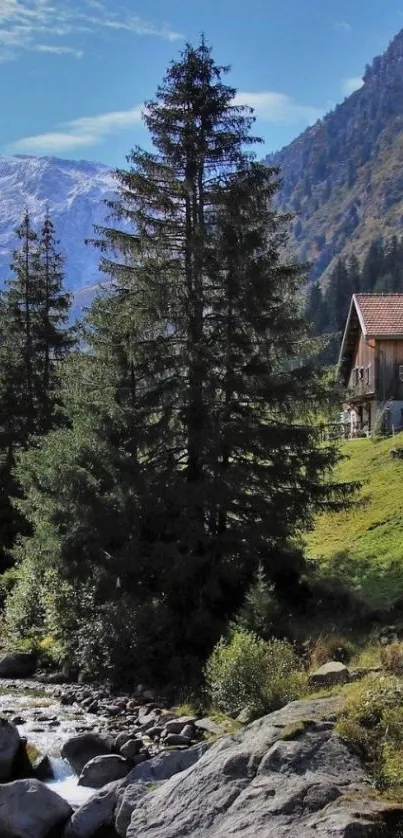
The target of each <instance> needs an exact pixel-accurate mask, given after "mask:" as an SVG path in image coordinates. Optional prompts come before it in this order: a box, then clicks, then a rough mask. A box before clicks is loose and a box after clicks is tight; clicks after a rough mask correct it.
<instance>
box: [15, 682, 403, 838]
mask: <svg viewBox="0 0 403 838" xmlns="http://www.w3.org/2000/svg"><path fill="white" fill-rule="evenodd" d="M344 669H345V668H344ZM335 671H336V670H335ZM338 671H339V675H338V677H341V675H340V672H341V670H338ZM346 677H348V673H347V675H346V673H345V672H343V678H344V679H345V678H346ZM342 701H343V700H342V698H341V697H340V696H335V697H331V698H323V699H306V700H303V701H295V702H292V703H291V704H289V705H287V706H286V707H284V708H282V709H281V710H278V711H276V712H274V713H271V714H269V715H267V716H265V717H263V718H261V719H259V720H257V721H255V722H252V723H251V724H247V725H245V726H243V727H242V728H241V729H240V730H238V731H237V732H235V733H232V734H230V735H228V734H225V733H224V732H223V729H222V728H220V725H217V724H216V722H215V721H214V720H212V719H207V718H198V717H196V716H186V717H185V716H183V717H178V715H177V714H175V713H174V712H172V711H170V710H169V709H167V708H166V707H164V706H163V702H162V701H160V700H159V699H158V697H157V696H156V695H155V694H154V693H153V692H152V691H149V690H148V689H146V688H143V687H141V686H139V688H138V689H137V691H136V693H135V694H134V695H120V696H116V695H113V694H111V693H110V692H109V691H108V690H107V689H106V688H103V687H99V688H93V687H87V686H85V685H77V684H44V683H41V682H38V681H35V680H14V679H1V680H0V714H1V716H0V838H230V836H239V838H252V836H253V838H381V837H382V838H391V837H392V836H394V838H397V836H402V835H403V831H402V826H403V807H402V806H400V805H399V804H398V803H396V802H388V801H386V800H384V799H382V798H381V797H380V796H379V795H378V794H377V793H376V792H375V790H374V789H373V788H372V787H371V784H370V782H369V780H368V778H367V777H366V774H365V771H364V768H363V766H362V764H361V762H360V758H359V755H358V754H356V753H352V752H351V751H350V750H349V749H348V748H347V746H346V744H345V743H344V742H343V741H342V740H341V739H340V738H339V737H338V736H337V733H336V731H335V720H336V718H337V715H338V713H339V712H340V710H341V707H342Z"/></svg>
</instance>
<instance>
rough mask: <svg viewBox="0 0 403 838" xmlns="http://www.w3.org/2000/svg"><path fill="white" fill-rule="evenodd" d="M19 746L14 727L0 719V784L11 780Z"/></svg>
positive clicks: (19, 741) (18, 738) (5, 720)
mask: <svg viewBox="0 0 403 838" xmlns="http://www.w3.org/2000/svg"><path fill="white" fill-rule="evenodd" d="M20 746H21V739H20V735H19V733H18V730H17V728H16V727H15V725H13V724H11V722H9V721H7V719H4V718H2V717H0V782H2V783H4V782H7V780H10V779H11V777H12V773H13V766H14V764H15V762H16V759H17V754H18V752H19V750H20Z"/></svg>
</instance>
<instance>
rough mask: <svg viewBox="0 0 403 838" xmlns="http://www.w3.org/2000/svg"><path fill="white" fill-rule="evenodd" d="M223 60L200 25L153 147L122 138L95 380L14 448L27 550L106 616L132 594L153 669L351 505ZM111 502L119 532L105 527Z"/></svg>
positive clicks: (177, 66)
mask: <svg viewBox="0 0 403 838" xmlns="http://www.w3.org/2000/svg"><path fill="white" fill-rule="evenodd" d="M226 72H227V70H226V68H222V67H218V66H217V65H216V64H215V62H214V60H213V58H212V55H211V50H210V49H209V48H208V47H207V46H206V44H205V43H204V41H202V42H201V44H200V45H199V46H198V47H196V48H194V47H192V46H187V47H186V48H185V50H184V52H183V53H182V55H181V57H180V59H179V60H178V61H175V62H173V63H172V64H171V66H170V68H169V69H168V71H167V74H166V76H165V78H164V81H163V83H162V85H161V87H160V88H159V89H158V92H157V97H156V100H155V101H153V102H149V103H148V105H147V109H146V112H145V117H144V119H145V122H146V125H147V127H148V129H149V131H150V135H151V140H152V145H153V148H154V151H153V152H145V151H142V150H140V149H135V150H134V151H133V152H132V153H131V154H130V155H129V158H128V160H129V164H130V168H129V169H128V170H124V171H123V170H122V171H119V172H118V173H117V182H118V189H119V192H118V197H117V199H116V201H113V202H112V204H111V209H112V212H113V214H114V216H115V219H116V221H117V223H118V224H119V227H110V228H103V229H101V230H100V231H99V236H100V239H101V241H100V246H101V247H102V249H103V251H104V256H103V261H102V266H103V269H104V270H105V271H106V272H107V273H108V274H109V275H110V276H111V277H112V279H113V286H114V291H113V292H112V293H111V296H110V297H109V298H108V297H107V298H106V299H105V301H104V302H103V303H102V304H98V305H97V307H96V309H95V310H94V311H93V313H92V316H91V317H90V324H89V326H90V329H89V336H88V345H89V353H88V356H87V358H86V359H85V360H84V362H83V368H84V372H83V375H84V377H85V382H86V385H87V386H91V387H94V397H93V399H92V402H91V404H90V405H89V403H88V399H87V403H86V404H85V402H84V401H83V400H82V397H80V395H79V394H77V393H76V395H75V396H74V398H73V397H72V396H71V391H70V396H69V398H70V415H71V420H72V427H71V428H70V429H69V430H68V431H66V432H57V441H56V438H55V437H54V438H53V442H52V438H48V440H47V442H45V445H44V447H43V450H42V451H41V452H32V453H30V454H28V455H26V456H25V458H23V461H22V465H23V473H22V475H21V479H22V481H23V483H24V487H25V489H26V491H27V494H28V509H30V510H31V521H32V523H33V525H34V529H35V533H34V538H33V540H29V541H27V542H26V545H25V548H26V551H27V554H29V553H30V554H31V555H32V551H34V553H35V550H37V551H38V544H39V542H40V550H39V552H40V553H41V556H43V555H48V557H49V560H50V561H53V562H54V564H55V565H56V566H57V567H58V571H59V573H60V574H61V575H62V576H64V577H65V578H66V577H67V578H70V581H71V579H72V576H74V570H75V568H77V567H81V574H82V575H81V578H82V580H83V584H84V581H85V578H86V580H87V582H88V584H90V583H93V584H94V585H95V588H96V590H95V593H94V601H96V603H97V607H98V615H99V614H100V613H103V614H104V613H105V608H106V607H108V608H110V607H112V606H115V608H116V609H117V611H118V609H119V601H120V600H121V599H122V597H123V596H126V597H129V598H130V597H131V598H132V599H131V601H132V604H133V605H132V609H131V611H132V614H138V613H143V611H144V608H145V607H147V608H148V620H147V626H146V628H147V631H148V632H149V634H148V637H149V638H150V631H154V632H155V631H156V627H158V628H159V631H160V632H161V627H163V633H164V635H165V645H164V652H163V653H161V652H160V654H159V656H158V658H157V670H158V672H159V673H160V674H162V672H163V667H164V666H165V667H166V666H167V661H166V655H165V650H166V642H167V639H168V638H169V644H170V648H171V650H172V654H171V656H172V655H175V654H176V655H178V656H179V657H180V658H181V659H182V660H184V659H186V658H187V656H191V657H198V658H199V659H200V658H203V656H204V655H205V654H206V651H207V650H208V649H209V647H210V645H211V643H212V642H214V641H215V640H216V639H217V636H218V635H219V633H220V630H221V629H222V627H223V625H224V624H225V621H226V620H227V619H228V617H229V616H231V615H232V614H233V613H234V612H235V611H236V609H237V608H238V606H239V605H240V603H241V601H242V599H243V595H244V592H245V590H246V589H247V588H248V587H249V585H250V583H251V582H252V580H253V578H254V574H255V572H256V571H257V569H258V566H259V563H261V564H262V566H263V568H264V570H265V572H266V574H267V577H268V579H269V580H270V581H273V580H274V582H275V583H276V584H277V585H278V586H279V585H281V586H282V587H287V585H288V586H289V585H290V584H291V583H292V581H293V580H295V578H296V576H297V568H296V566H294V565H293V562H292V560H291V558H290V557H291V556H292V555H293V554H292V552H291V551H287V550H286V549H285V548H286V547H287V545H288V542H289V540H290V538H292V537H293V536H294V535H295V534H296V533H298V532H299V531H300V530H302V529H303V528H305V527H307V526H309V524H310V522H311V521H312V515H313V513H314V511H315V510H316V509H318V508H323V507H325V506H326V505H328V506H331V507H332V508H335V509H336V508H340V506H343V504H344V503H345V492H344V490H343V488H342V487H340V486H337V485H329V484H328V483H326V481H325V479H324V474H325V473H326V471H327V470H328V469H329V468H330V467H331V466H332V465H333V464H334V463H335V462H336V460H337V452H336V450H335V448H334V447H332V446H331V445H329V446H324V445H323V444H321V441H320V433H319V429H318V427H317V425H316V424H315V422H314V421H310V418H309V417H310V415H312V412H313V411H314V408H315V406H316V405H317V403H318V401H319V400H320V398H321V396H322V395H323V394H322V390H321V382H320V379H319V376H317V374H316V372H315V370H313V369H312V368H311V367H310V366H309V365H307V364H304V363H303V361H302V360H301V359H302V358H303V357H304V355H305V354H306V348H307V334H306V323H305V319H304V318H303V317H302V315H301V313H300V311H299V300H297V290H298V289H299V287H300V285H301V283H302V281H303V278H302V271H301V268H300V266H298V265H293V264H290V263H287V262H284V261H283V260H282V257H281V254H282V253H283V252H284V244H285V239H286V233H285V226H286V224H287V222H288V221H289V219H288V218H287V217H286V218H281V217H279V216H278V215H277V214H276V213H275V211H274V210H273V208H272V204H271V201H272V197H273V194H274V192H275V190H276V175H277V173H276V172H275V171H273V170H270V169H267V168H265V167H263V166H261V165H259V164H257V163H256V162H255V160H254V158H253V156H252V155H251V153H250V150H249V148H250V146H251V144H253V142H254V140H253V138H251V136H250V130H251V126H252V121H253V120H252V116H251V113H250V112H249V110H248V109H245V108H242V107H238V106H236V105H234V97H235V90H234V89H233V88H232V87H230V86H228V85H226V84H225V83H224V81H223V79H224V76H225V74H226ZM122 228H124V229H122ZM89 369H90V370H91V375H89V372H88V371H89ZM77 372H79V368H77ZM97 388H99V391H98V393H97ZM103 388H105V389H104V392H103ZM82 389H83V388H80V391H82ZM73 391H74V387H73ZM96 393H97V395H95V394H96ZM94 401H95V402H96V403H97V405H98V407H97V410H96V411H94ZM55 450H57V457H56V455H55ZM24 462H25V471H24ZM44 471H45V474H46V479H44V478H43V475H44ZM24 474H25V477H24ZM122 485H123V486H124V491H123V492H122ZM38 486H40V490H39V491H38ZM60 493H62V495H63V504H62V506H61V495H60ZM43 510H45V515H46V516H47V517H46V527H45V528H44V527H43V526H42V522H43V514H44V513H43ZM123 510H124V512H123ZM118 511H119V512H120V513H121V517H122V519H124V520H125V521H126V522H127V529H126V532H125V531H124V528H123V529H122V527H121V526H120V527H119V526H117V527H116V530H115V529H114V526H112V527H111V526H109V527H108V532H106V530H105V527H104V522H105V520H109V524H111V523H112V522H117V518H116V516H117V513H118ZM99 515H100V516H101V518H100V520H99V522H98V516H99ZM38 533H39V535H40V538H38ZM44 533H45V535H46V537H47V544H46V545H45V546H44V543H43V538H44ZM111 533H112V534H113V535H112V537H111ZM35 539H36V541H35ZM35 545H36V546H35ZM30 551H31V552H30ZM101 569H102V573H101V576H102V584H101V581H99V586H98V587H96V585H97V581H96V580H97V579H98V580H99V579H100V576H99V574H100V572H101ZM117 576H118V577H119V580H120V585H121V587H119V590H118V591H117V593H116V594H114V590H115V587H114V584H113V582H114V581H116V577H117ZM102 609H104V610H102ZM117 611H116V613H117ZM151 613H152V615H153V619H150V614H151ZM100 619H101V618H100ZM101 622H102V619H101ZM150 624H151V628H150ZM142 629H143V638H144V629H145V627H144V624H143V626H142ZM133 637H136V638H137V641H136V642H138V643H140V640H139V638H140V637H141V631H140V628H139V624H138V623H137V628H136V631H134V632H133ZM105 641H106V638H105ZM144 645H145V647H147V646H148V649H149V655H150V654H152V653H155V652H157V653H158V650H156V649H155V648H154V647H153V644H152V643H151V644H150V642H149V643H148V644H144ZM150 645H151V647H152V651H151V652H150ZM157 670H156V669H155V668H154V675H155V674H156V671H157Z"/></svg>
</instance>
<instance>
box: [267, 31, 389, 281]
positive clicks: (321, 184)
mask: <svg viewBox="0 0 403 838" xmlns="http://www.w3.org/2000/svg"><path fill="white" fill-rule="evenodd" d="M266 162H267V163H268V164H269V165H271V166H279V167H280V168H281V170H282V171H281V175H282V178H283V184H282V187H281V191H280V193H279V205H280V206H281V207H282V208H285V209H287V210H290V211H292V212H294V213H295V214H296V218H295V220H294V222H293V225H292V235H291V241H290V248H291V249H292V251H293V253H294V254H296V255H297V256H298V257H299V258H300V259H301V260H302V261H310V262H312V276H313V278H314V279H323V278H326V277H327V276H328V274H329V270H330V269H331V268H332V267H334V264H335V261H336V259H337V257H340V256H341V257H348V256H351V255H352V254H353V253H354V254H355V255H356V256H357V257H358V259H359V260H360V261H361V262H362V260H363V258H364V256H365V254H366V252H367V251H368V249H369V247H370V244H371V242H373V241H374V240H375V239H377V238H383V239H384V240H388V239H390V238H391V237H392V236H393V235H397V236H398V237H399V238H400V236H401V235H402V233H403V30H402V31H401V32H400V33H399V34H398V35H397V36H396V37H395V38H394V40H393V41H392V42H391V44H390V46H389V48H388V49H387V51H386V52H385V53H384V54H383V55H381V56H378V57H377V58H375V59H374V61H373V62H372V64H371V65H370V66H367V68H366V70H365V73H364V76H363V86H362V87H361V88H360V89H359V90H357V91H356V92H355V93H353V94H352V95H351V96H349V97H348V98H347V99H345V101H344V102H343V103H342V104H341V105H338V106H337V107H336V108H335V109H334V110H333V111H332V112H331V113H329V114H328V115H327V116H326V117H325V118H324V119H322V120H320V121H319V122H317V123H316V124H315V125H314V126H313V127H311V128H308V129H307V130H306V131H304V133H303V134H301V135H300V136H299V137H297V139H295V140H294V141H293V142H292V143H291V144H290V145H288V146H287V147H285V148H283V149H282V150H281V151H279V152H277V153H275V154H272V155H270V156H269V157H267V158H266Z"/></svg>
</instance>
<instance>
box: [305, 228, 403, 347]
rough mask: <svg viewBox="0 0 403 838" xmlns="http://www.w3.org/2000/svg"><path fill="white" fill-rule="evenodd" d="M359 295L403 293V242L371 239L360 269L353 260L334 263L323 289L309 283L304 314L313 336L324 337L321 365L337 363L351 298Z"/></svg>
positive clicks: (352, 258)
mask: <svg viewBox="0 0 403 838" xmlns="http://www.w3.org/2000/svg"><path fill="white" fill-rule="evenodd" d="M360 292H367V293H368V292H369V293H371V292H376V293H389V294H390V293H403V240H402V239H400V240H399V239H398V238H397V236H393V237H392V239H390V241H387V242H383V240H382V239H381V238H379V239H375V240H374V241H373V242H372V244H371V246H370V248H369V250H368V253H367V256H366V258H365V259H364V262H363V263H362V265H360V263H359V262H358V259H357V257H356V256H354V255H353V256H351V257H350V258H349V259H341V258H340V259H338V260H337V262H336V264H335V266H334V268H333V269H332V271H331V272H330V274H329V279H328V283H327V285H326V287H325V288H324V289H322V287H321V285H320V284H319V282H313V283H312V284H311V285H310V286H309V288H308V290H307V293H306V298H305V311H306V316H307V319H308V321H309V322H310V323H311V325H312V329H313V333H314V334H315V335H326V336H327V343H326V346H325V348H324V349H322V350H321V355H320V357H321V359H322V361H328V362H335V361H337V357H338V352H339V348H340V341H341V337H342V334H343V331H344V328H345V325H346V320H347V315H348V311H349V308H350V303H351V297H352V295H353V294H357V293H360Z"/></svg>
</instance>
